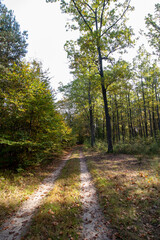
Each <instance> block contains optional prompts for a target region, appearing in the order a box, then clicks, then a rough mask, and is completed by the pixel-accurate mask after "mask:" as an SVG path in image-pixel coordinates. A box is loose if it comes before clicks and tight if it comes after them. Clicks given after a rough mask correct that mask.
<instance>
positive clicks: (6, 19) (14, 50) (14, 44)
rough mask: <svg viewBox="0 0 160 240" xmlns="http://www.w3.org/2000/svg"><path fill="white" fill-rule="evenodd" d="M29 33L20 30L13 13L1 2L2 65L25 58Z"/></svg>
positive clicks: (0, 44) (0, 58)
mask: <svg viewBox="0 0 160 240" xmlns="http://www.w3.org/2000/svg"><path fill="white" fill-rule="evenodd" d="M26 40H27V32H26V31H23V32H21V30H20V25H19V24H18V22H17V21H16V19H15V17H14V15H13V12H12V11H11V10H10V11H9V10H8V9H7V7H6V6H5V5H4V4H2V3H1V1H0V64H2V65H5V66H6V65H8V64H11V62H13V61H18V60H20V59H21V57H24V56H25V54H26V52H27V50H26V48H27V43H26Z"/></svg>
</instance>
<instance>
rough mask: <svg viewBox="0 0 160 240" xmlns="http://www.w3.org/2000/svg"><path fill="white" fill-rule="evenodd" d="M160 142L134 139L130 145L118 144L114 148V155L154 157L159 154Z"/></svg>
mask: <svg viewBox="0 0 160 240" xmlns="http://www.w3.org/2000/svg"><path fill="white" fill-rule="evenodd" d="M159 149H160V142H156V141H155V140H153V139H152V138H150V139H147V140H144V141H143V140H142V139H135V140H134V141H132V142H131V143H129V142H128V143H127V142H125V143H123V142H119V143H117V144H115V146H114V152H115V153H125V154H136V155H137V154H141V155H146V156H147V155H156V154H160V150H159Z"/></svg>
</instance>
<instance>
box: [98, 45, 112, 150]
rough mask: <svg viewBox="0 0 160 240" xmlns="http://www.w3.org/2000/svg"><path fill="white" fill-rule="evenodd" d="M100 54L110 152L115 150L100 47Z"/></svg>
mask: <svg viewBox="0 0 160 240" xmlns="http://www.w3.org/2000/svg"><path fill="white" fill-rule="evenodd" d="M98 56H99V74H100V77H101V88H102V95H103V102H104V110H105V117H106V130H107V142H108V152H113V146H112V133H111V119H110V115H109V109H108V101H107V92H106V88H105V85H104V72H103V64H102V56H101V49H100V47H98Z"/></svg>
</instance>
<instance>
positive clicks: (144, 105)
mask: <svg viewBox="0 0 160 240" xmlns="http://www.w3.org/2000/svg"><path fill="white" fill-rule="evenodd" d="M141 86H142V96H143V109H144V123H145V134H146V137H148V127H147V112H146V100H145V94H144V86H143V81H142V78H141Z"/></svg>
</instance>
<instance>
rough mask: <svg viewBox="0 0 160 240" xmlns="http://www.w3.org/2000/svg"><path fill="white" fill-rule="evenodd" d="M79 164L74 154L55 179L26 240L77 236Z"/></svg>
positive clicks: (78, 222) (76, 237)
mask: <svg viewBox="0 0 160 240" xmlns="http://www.w3.org/2000/svg"><path fill="white" fill-rule="evenodd" d="M80 215H81V203H80V165H79V155H78V154H73V156H72V157H71V160H69V161H68V162H67V163H66V165H65V167H64V168H63V170H62V172H61V174H60V176H59V178H58V179H57V181H56V182H55V186H54V189H53V191H51V192H50V194H49V195H48V197H47V198H46V199H45V200H44V203H43V205H42V206H41V207H40V208H39V211H38V212H37V214H36V215H35V217H34V219H33V223H32V225H31V228H30V231H29V233H27V236H25V237H24V239H25V240H40V239H41V240H42V239H43V240H51V239H54V240H56V239H61V240H64V239H74V240H76V239H77V240H78V239H79V236H80V229H81V227H80V223H81V218H80Z"/></svg>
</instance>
